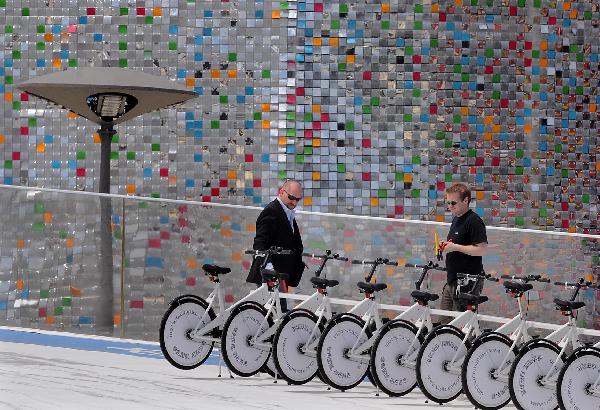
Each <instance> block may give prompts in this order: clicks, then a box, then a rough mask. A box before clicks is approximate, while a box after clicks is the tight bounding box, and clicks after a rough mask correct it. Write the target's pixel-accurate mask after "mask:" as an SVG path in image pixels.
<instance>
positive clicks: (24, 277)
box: [0, 188, 600, 340]
mask: <svg viewBox="0 0 600 410" xmlns="http://www.w3.org/2000/svg"><path fill="white" fill-rule="evenodd" d="M0 201H2V203H3V204H4V203H19V204H21V205H20V206H19V207H11V208H10V209H7V210H6V211H5V212H2V213H0V226H2V229H3V235H1V236H0V325H10V326H23V327H32V328H42V329H53V330H64V331H74V332H93V333H96V334H98V333H103V334H116V335H122V334H123V335H125V336H126V337H132V338H144V339H150V340H156V339H157V337H158V333H157V329H158V327H159V324H160V320H161V318H162V315H163V314H164V312H165V310H166V308H167V306H168V303H169V302H170V301H171V300H173V299H174V298H175V297H177V296H179V295H182V294H189V293H192V294H196V295H199V296H202V297H206V296H207V295H208V294H209V293H210V291H211V282H209V281H208V280H207V278H206V277H205V275H204V274H203V272H202V270H201V266H202V264H204V263H216V264H219V265H222V266H229V267H230V268H231V269H232V272H231V273H230V274H228V275H226V276H225V277H224V279H223V285H224V289H225V302H226V303H227V304H230V303H233V302H235V301H237V300H240V299H241V298H242V297H243V296H245V295H246V294H247V293H248V292H249V291H251V290H253V289H254V287H253V286H252V285H248V284H246V283H245V278H246V275H247V272H248V269H249V267H250V262H251V259H250V258H249V257H247V256H246V255H244V253H243V252H244V250H245V249H248V248H250V247H251V246H252V239H253V237H254V233H255V224H254V221H255V219H256V216H257V215H258V212H259V209H257V208H247V207H243V208H242V207H238V208H232V207H218V206H214V205H212V204H211V205H201V204H193V203H177V202H175V203H164V202H152V201H141V200H133V199H131V200H127V201H126V202H125V204H124V213H123V211H122V210H123V204H122V200H120V199H113V204H112V206H113V217H112V222H113V260H114V266H115V268H114V275H113V287H112V289H114V291H113V292H112V293H113V294H112V300H113V308H112V310H111V309H110V308H108V309H106V311H103V312H100V311H99V309H98V308H97V306H99V305H101V303H100V302H101V300H100V299H101V297H102V293H101V290H100V286H99V285H100V280H99V278H100V277H101V275H99V274H98V271H99V268H98V266H99V254H100V251H99V242H100V241H99V231H100V229H99V227H98V217H97V213H98V208H99V201H98V199H97V198H96V197H90V196H82V195H81V194H79V195H77V196H75V194H63V193H55V192H44V191H42V192H35V191H33V190H30V191H25V190H22V189H19V190H17V189H15V188H3V189H0ZM297 221H298V222H299V225H300V229H301V230H302V233H303V238H304V243H305V248H306V251H307V252H312V253H317V254H321V253H323V251H324V250H325V249H332V250H333V251H334V252H339V253H340V254H342V255H345V256H348V257H350V258H355V259H360V260H362V259H373V258H376V257H387V258H389V259H391V260H396V261H398V262H399V265H400V267H391V266H386V267H382V268H380V269H379V270H378V271H377V273H376V276H375V280H376V281H377V282H384V283H387V284H388V288H387V289H386V291H385V292H382V294H381V298H382V301H383V302H385V303H391V304H402V305H408V304H410V303H411V299H410V296H409V295H410V291H411V290H412V289H413V286H414V281H415V280H416V279H417V278H418V275H419V271H418V270H415V269H409V268H404V267H403V266H404V264H405V263H407V262H408V263H418V264H423V263H426V262H427V261H429V260H431V259H432V258H433V257H434V241H433V237H434V232H437V233H438V234H439V235H444V234H445V233H446V232H447V229H448V226H447V225H443V224H425V223H422V222H418V221H414V222H412V223H409V222H404V221H394V220H391V219H387V218H379V219H372V218H371V219H368V220H367V219H356V218H352V217H348V216H327V217H324V216H322V215H319V214H311V213H302V214H299V215H298V217H297ZM123 224H125V235H124V236H123V235H122V234H121V228H122V227H123ZM488 238H489V240H490V244H495V245H493V247H492V248H491V253H490V255H488V256H486V258H485V259H484V266H485V269H486V271H487V272H488V273H491V274H493V275H495V276H500V275H503V274H508V275H519V274H542V275H544V276H548V277H550V278H551V279H552V281H573V280H574V279H576V278H580V277H583V278H585V279H586V280H590V281H599V280H600V268H599V267H600V260H599V256H600V240H598V239H595V238H593V237H591V236H588V237H581V236H564V235H563V236H559V235H557V234H555V233H541V232H535V231H533V232H532V231H517V232H511V231H506V230H501V229H497V228H495V229H494V228H490V229H489V230H488ZM123 241H124V242H123ZM121 246H123V247H124V252H123V253H122V250H121V249H122V248H121ZM122 261H123V266H124V270H123V274H124V278H125V283H124V284H125V292H124V305H125V311H124V319H122V315H121V304H120V300H121V290H120V275H121V265H122V263H121V262H122ZM305 261H306V263H307V264H308V266H309V268H308V269H307V271H306V273H305V274H304V275H303V278H302V281H301V283H300V286H299V287H298V288H297V289H296V290H295V291H296V292H298V293H303V294H310V293H312V292H313V289H312V286H311V284H310V281H309V280H310V277H311V276H312V274H313V273H314V272H315V271H316V269H317V267H318V266H319V260H317V259H312V258H305ZM441 264H442V265H443V262H441ZM325 272H326V274H327V277H328V278H330V279H338V280H339V281H340V285H339V286H338V287H336V288H335V289H333V290H332V291H331V293H330V294H331V296H333V297H339V298H347V299H354V300H359V299H360V298H361V297H362V296H361V295H360V294H359V293H358V289H357V288H356V282H358V281H359V280H363V279H362V278H363V277H364V276H365V274H366V268H365V267H363V266H355V265H351V264H349V263H342V262H337V261H330V262H329V264H328V265H327V268H326V271H325ZM444 282H445V273H444V272H436V271H432V272H431V273H430V275H429V289H430V291H432V292H434V293H440V292H441V289H442V286H443V284H444ZM502 289H503V288H502V286H501V285H500V284H493V283H487V284H486V288H485V293H486V294H487V295H488V296H489V297H490V301H489V302H488V303H486V304H485V305H483V306H482V312H485V313H486V314H492V315H497V316H502V317H508V316H512V314H514V312H515V308H516V306H515V304H514V300H513V299H511V298H509V297H508V296H507V295H506V294H505V293H504V292H503V291H502ZM569 292H570V291H565V290H564V289H563V288H560V287H557V286H554V285H550V284H536V285H535V289H534V290H533V291H531V292H530V294H529V299H530V303H529V315H530V318H531V319H532V320H539V321H544V322H550V323H563V321H564V318H562V317H561V316H560V314H559V312H557V311H556V310H555V309H554V304H553V299H554V298H555V297H561V298H566V297H568V296H569ZM581 300H583V301H585V302H586V307H585V308H584V309H581V311H580V314H579V316H578V320H579V324H580V325H581V326H584V327H588V328H595V329H599V330H600V320H598V318H599V317H600V316H599V315H600V292H594V291H584V292H582V293H581ZM108 306H110V304H109V305H108ZM432 306H433V307H437V306H439V302H435V303H433V304H432ZM336 309H343V308H340V307H336ZM388 314H392V313H391V312H389V313H388ZM101 315H108V318H109V319H112V322H111V321H109V324H110V323H114V327H113V326H112V325H109V326H108V327H106V326H105V327H103V326H101V325H99V323H98V322H99V318H100V316H101ZM122 323H124V328H123V327H122ZM122 330H124V333H121V331H122Z"/></svg>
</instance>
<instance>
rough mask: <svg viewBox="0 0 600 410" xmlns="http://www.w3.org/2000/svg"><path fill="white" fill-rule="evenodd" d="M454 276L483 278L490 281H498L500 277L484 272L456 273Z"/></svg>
mask: <svg viewBox="0 0 600 410" xmlns="http://www.w3.org/2000/svg"><path fill="white" fill-rule="evenodd" d="M456 276H457V277H458V278H459V279H462V278H470V279H485V280H489V281H491V282H499V281H500V279H498V278H496V277H494V276H492V274H491V273H486V274H485V275H473V274H471V273H457V274H456Z"/></svg>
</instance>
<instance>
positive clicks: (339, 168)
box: [337, 164, 346, 173]
mask: <svg viewBox="0 0 600 410" xmlns="http://www.w3.org/2000/svg"><path fill="white" fill-rule="evenodd" d="M337 172H340V173H344V172H346V164H337Z"/></svg>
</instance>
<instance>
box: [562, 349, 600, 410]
mask: <svg viewBox="0 0 600 410" xmlns="http://www.w3.org/2000/svg"><path fill="white" fill-rule="evenodd" d="M599 377H600V349H597V348H594V347H587V348H586V347H582V348H579V349H577V350H575V351H574V352H573V353H572V354H571V355H570V356H569V358H568V359H567V362H566V363H565V365H564V366H563V368H562V369H561V371H560V375H559V376H558V382H557V386H556V387H557V388H556V392H557V396H558V404H559V406H560V408H561V409H563V410H578V409H596V410H597V409H600V398H599V397H598V394H596V395H595V396H592V393H591V392H590V387H591V386H593V385H594V383H596V380H598V378H599Z"/></svg>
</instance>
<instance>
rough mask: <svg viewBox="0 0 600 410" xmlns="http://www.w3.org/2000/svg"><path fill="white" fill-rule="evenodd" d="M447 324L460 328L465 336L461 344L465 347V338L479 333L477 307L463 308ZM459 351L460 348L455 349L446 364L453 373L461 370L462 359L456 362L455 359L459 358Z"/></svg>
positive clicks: (467, 338) (459, 372)
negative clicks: (462, 310)
mask: <svg viewBox="0 0 600 410" xmlns="http://www.w3.org/2000/svg"><path fill="white" fill-rule="evenodd" d="M449 325H451V326H455V327H457V328H459V329H461V330H462V332H463V333H464V334H465V337H464V338H463V340H462V343H461V345H462V346H465V347H466V346H467V340H469V339H470V338H471V337H473V336H474V337H478V336H480V335H481V329H480V328H479V315H478V314H477V309H473V310H470V309H468V310H465V311H464V312H463V313H461V314H460V315H459V316H457V317H456V318H454V320H452V321H451V322H450V323H449ZM459 353H460V349H457V350H456V353H454V356H453V357H452V360H450V362H449V363H448V365H447V368H448V371H449V372H451V373H454V374H461V370H462V363H463V361H462V360H460V361H459V362H457V360H458V359H459V357H458V355H459ZM462 359H464V356H463V357H462Z"/></svg>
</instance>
